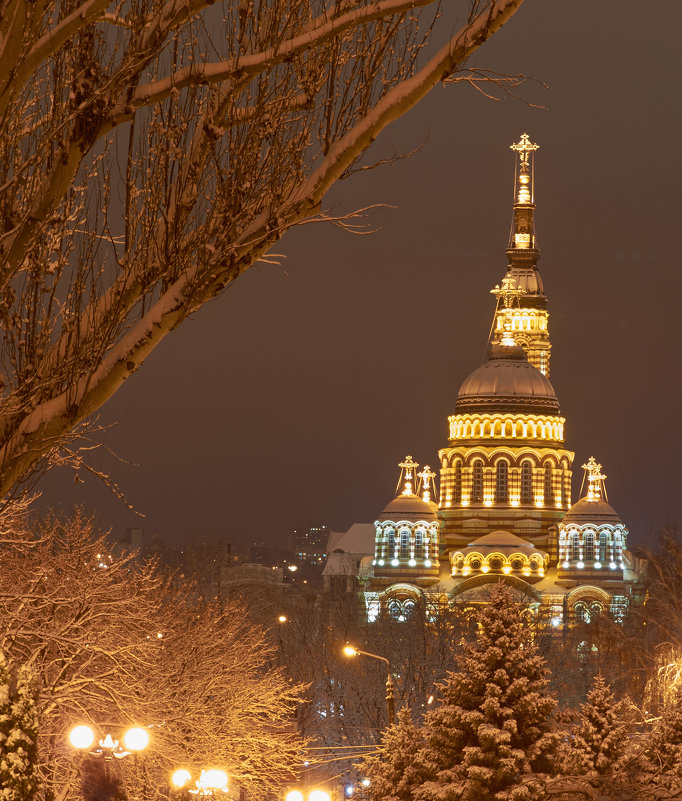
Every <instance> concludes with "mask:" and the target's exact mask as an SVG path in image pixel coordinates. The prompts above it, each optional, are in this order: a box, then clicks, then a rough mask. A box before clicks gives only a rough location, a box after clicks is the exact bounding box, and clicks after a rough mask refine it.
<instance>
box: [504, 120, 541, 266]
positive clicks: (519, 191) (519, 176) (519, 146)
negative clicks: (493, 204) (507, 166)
mask: <svg viewBox="0 0 682 801" xmlns="http://www.w3.org/2000/svg"><path fill="white" fill-rule="evenodd" d="M539 147H540V145H536V144H534V143H533V142H531V141H530V137H529V136H528V134H526V133H524V134H521V139H520V140H519V141H518V142H516V143H515V144H513V145H510V148H511V149H512V150H514V151H515V152H516V155H517V159H516V168H515V170H514V219H513V222H512V231H511V236H510V238H509V250H511V251H524V253H523V254H522V258H523V260H524V261H527V258H525V257H526V254H527V253H528V251H535V250H536V248H535V221H534V219H533V217H534V214H535V151H536V150H537V149H538V148H539ZM515 255H516V256H517V258H518V256H519V255H521V254H518V253H515ZM528 255H529V256H531V258H532V257H533V256H534V257H535V258H533V261H535V260H536V259H537V254H536V253H533V254H530V253H528Z"/></svg>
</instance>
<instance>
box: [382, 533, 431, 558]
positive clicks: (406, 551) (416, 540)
mask: <svg viewBox="0 0 682 801" xmlns="http://www.w3.org/2000/svg"><path fill="white" fill-rule="evenodd" d="M432 535H433V536H432V538H431V547H430V548H429V538H428V533H427V531H426V530H425V529H423V528H418V529H417V530H416V531H414V532H412V531H411V530H410V529H409V528H401V529H400V530H399V531H398V533H397V534H396V531H395V529H393V528H390V527H389V528H386V529H383V530H381V531H379V532H378V536H377V544H376V558H377V559H429V558H431V559H433V558H434V556H435V554H436V552H437V550H438V543H437V536H436V535H435V534H434V533H433V532H432Z"/></svg>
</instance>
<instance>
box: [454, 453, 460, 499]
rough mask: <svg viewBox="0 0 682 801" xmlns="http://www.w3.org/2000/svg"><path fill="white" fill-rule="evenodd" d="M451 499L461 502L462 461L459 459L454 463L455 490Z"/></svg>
mask: <svg viewBox="0 0 682 801" xmlns="http://www.w3.org/2000/svg"><path fill="white" fill-rule="evenodd" d="M453 501H454V502H455V503H462V463H461V462H460V461H459V459H458V460H457V462H456V463H455V491H454V493H453Z"/></svg>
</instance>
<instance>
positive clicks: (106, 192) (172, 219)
mask: <svg viewBox="0 0 682 801" xmlns="http://www.w3.org/2000/svg"><path fill="white" fill-rule="evenodd" d="M521 2H522V0H457V3H456V5H457V6H458V7H457V8H456V9H449V10H450V11H452V13H456V14H457V15H458V16H459V18H460V19H463V20H466V22H465V24H464V26H463V27H462V28H460V29H458V30H454V31H450V27H449V26H450V22H451V20H450V18H443V20H441V19H440V17H439V12H438V5H439V4H438V3H437V2H436V0H347V1H345V2H342V3H338V2H331V3H329V2H327V0H252V1H251V2H249V3H243V4H237V3H227V2H225V3H222V4H214V3H213V2H212V1H211V0H191V2H186V0H182V1H181V0H161V1H159V0H131V2H129V3H124V4H122V5H121V4H112V3H110V2H108V0H69V2H66V3H64V2H58V0H46V1H45V2H44V3H39V4H35V3H32V2H29V1H28V0H0V325H1V326H2V340H1V341H0V369H1V372H2V382H3V383H2V385H1V386H0V465H1V469H0V478H1V479H2V480H1V481H0V496H2V497H3V498H5V497H7V494H8V492H10V491H11V490H12V489H13V488H17V487H21V486H24V485H25V483H26V482H28V481H29V480H30V478H31V474H32V472H34V471H36V470H40V469H42V468H45V467H46V466H48V465H49V464H50V458H51V457H52V456H53V455H54V453H55V450H56V449H58V447H59V444H60V442H62V441H63V440H64V438H65V437H68V435H69V432H71V431H72V430H73V429H74V427H76V426H77V425H78V424H79V423H81V422H82V421H84V420H86V419H87V418H88V417H89V416H90V415H91V414H92V413H93V412H95V411H97V410H98V409H99V408H100V407H101V406H102V405H103V404H104V403H105V402H106V401H107V400H108V398H110V397H111V395H112V394H113V393H114V392H116V390H117V389H118V388H119V387H120V386H121V384H122V383H123V382H124V381H125V380H126V379H127V378H128V377H129V376H130V375H131V374H132V373H133V372H134V371H135V370H136V369H137V368H138V367H139V366H140V365H141V364H142V363H143V361H144V360H145V358H146V356H147V355H148V354H149V353H150V352H151V350H153V348H154V347H156V345H158V343H159V342H160V341H161V340H162V339H163V338H164V337H165V336H166V335H167V334H168V333H169V332H170V331H171V330H173V329H174V328H176V327H177V326H178V325H179V324H180V323H181V322H182V321H183V320H184V319H186V318H187V316H188V315H190V314H191V313H192V312H194V311H195V310H197V309H198V308H199V307H200V306H201V305H202V304H203V303H205V302H206V301H208V300H209V299H211V298H212V297H215V296H216V295H217V294H219V293H220V292H222V291H223V290H224V289H225V287H227V286H228V285H229V284H230V283H231V282H232V281H234V280H235V279H236V278H237V277H238V276H239V275H240V274H241V273H243V272H244V271H245V270H246V269H248V268H249V267H251V266H252V265H254V264H256V263H257V262H258V261H259V259H261V258H262V257H263V256H264V254H265V253H266V252H267V251H268V250H269V249H270V248H271V246H272V245H273V244H274V243H275V242H276V241H277V240H278V239H279V238H280V237H281V236H282V235H283V233H284V232H285V231H286V230H287V229H288V228H290V227H291V226H293V225H296V224H299V223H301V222H304V221H306V220H310V219H311V218H314V217H315V216H316V214H317V213H318V212H319V210H320V204H321V203H322V201H323V198H324V196H325V194H326V192H327V191H328V190H329V188H330V187H331V186H332V185H333V183H334V182H335V181H336V180H338V179H339V178H341V177H344V176H346V175H348V174H349V171H350V169H351V168H352V167H353V165H354V164H356V163H357V162H358V160H359V159H360V158H361V157H362V155H363V153H364V151H365V150H366V149H367V148H368V147H369V145H370V144H371V143H372V141H373V140H374V139H375V138H376V137H377V136H378V135H379V133H380V132H381V131H382V129H383V128H385V127H386V126H387V125H388V124H389V123H390V122H391V121H393V120H394V119H396V118H397V117H399V116H400V115H402V114H404V113H405V112H406V111H408V110H409V109H410V108H412V107H413V106H414V105H415V104H416V103H418V102H419V100H420V99H422V98H423V97H424V96H425V95H426V94H427V93H428V92H429V91H430V90H431V88H433V87H434V86H435V85H437V84H438V83H439V82H440V81H442V80H444V79H445V78H448V77H449V76H452V75H453V74H457V72H458V71H459V70H460V69H461V68H463V66H464V64H465V62H466V61H467V59H468V58H469V56H470V55H471V54H472V53H473V52H474V51H475V50H476V49H477V48H478V47H479V46H480V45H481V44H483V43H484V42H485V41H486V40H487V39H488V38H489V37H490V36H492V35H493V34H495V32H496V31H498V30H499V29H500V28H501V27H502V26H503V25H504V23H505V22H506V21H507V20H508V19H509V18H510V17H511V16H512V15H513V14H514V13H515V11H516V10H517V9H518V8H519V6H520V5H521ZM429 7H431V8H429ZM439 25H442V26H443V28H444V33H447V32H449V31H450V36H449V38H448V37H447V36H446V38H447V41H446V43H445V44H444V45H443V47H442V48H441V49H440V50H437V49H435V48H434V47H432V45H431V33H432V32H433V29H434V26H439Z"/></svg>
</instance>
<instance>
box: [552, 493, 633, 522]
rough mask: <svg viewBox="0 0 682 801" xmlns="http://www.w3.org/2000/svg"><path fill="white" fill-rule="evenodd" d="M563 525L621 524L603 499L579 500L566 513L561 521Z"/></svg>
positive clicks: (614, 511)
mask: <svg viewBox="0 0 682 801" xmlns="http://www.w3.org/2000/svg"><path fill="white" fill-rule="evenodd" d="M563 522H564V524H566V525H568V523H575V524H576V525H580V524H581V523H595V524H600V523H611V525H616V524H618V523H622V520H621V519H620V517H619V516H618V512H616V510H615V509H614V508H613V506H611V504H610V503H607V502H606V501H605V500H604V499H603V498H589V497H585V498H581V499H580V500H579V501H577V502H576V503H574V504H573V506H571V508H570V509H569V510H568V512H566V514H565V515H564V519H563Z"/></svg>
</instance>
